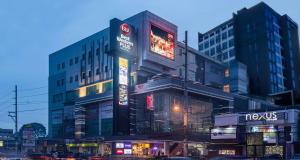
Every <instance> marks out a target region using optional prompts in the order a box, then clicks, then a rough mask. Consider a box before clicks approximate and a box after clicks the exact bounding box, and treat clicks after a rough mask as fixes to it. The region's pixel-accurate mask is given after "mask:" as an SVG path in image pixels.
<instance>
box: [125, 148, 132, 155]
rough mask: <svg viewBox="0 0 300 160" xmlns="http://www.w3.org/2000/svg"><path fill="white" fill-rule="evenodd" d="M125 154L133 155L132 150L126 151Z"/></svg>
mask: <svg viewBox="0 0 300 160" xmlns="http://www.w3.org/2000/svg"><path fill="white" fill-rule="evenodd" d="M124 154H132V149H124Z"/></svg>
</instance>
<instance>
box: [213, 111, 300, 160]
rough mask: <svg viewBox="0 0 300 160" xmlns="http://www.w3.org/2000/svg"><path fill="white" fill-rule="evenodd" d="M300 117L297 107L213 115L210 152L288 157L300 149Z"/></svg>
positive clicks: (216, 153)
mask: <svg viewBox="0 0 300 160" xmlns="http://www.w3.org/2000/svg"><path fill="white" fill-rule="evenodd" d="M299 120H300V110H298V109H285V110H273V111H266V112H256V111H252V112H249V113H232V114H223V115H216V116H215V123H214V127H213V128H212V129H211V142H212V143H211V145H210V146H209V147H208V148H209V155H210V156H247V157H253V158H254V157H259V158H264V157H267V156H277V158H283V159H291V158H293V156H294V155H297V154H299V153H300V150H299V147H300V146H299V145H300V143H299V142H300V139H299ZM273 158H274V157H273Z"/></svg>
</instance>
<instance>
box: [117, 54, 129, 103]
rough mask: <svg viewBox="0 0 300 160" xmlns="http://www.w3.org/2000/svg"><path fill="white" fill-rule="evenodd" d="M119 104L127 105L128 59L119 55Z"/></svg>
mask: <svg viewBox="0 0 300 160" xmlns="http://www.w3.org/2000/svg"><path fill="white" fill-rule="evenodd" d="M119 105H128V60H127V59H125V58H122V57H119Z"/></svg>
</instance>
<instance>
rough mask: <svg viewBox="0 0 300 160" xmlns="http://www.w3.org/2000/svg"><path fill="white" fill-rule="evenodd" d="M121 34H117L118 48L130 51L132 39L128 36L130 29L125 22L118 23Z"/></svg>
mask: <svg viewBox="0 0 300 160" xmlns="http://www.w3.org/2000/svg"><path fill="white" fill-rule="evenodd" d="M120 30H121V34H120V35H119V36H117V41H118V42H119V48H120V49H121V50H124V51H126V52H130V51H131V49H132V47H133V42H132V39H131V38H130V32H131V29H130V27H129V25H128V24H127V23H123V24H122V25H120Z"/></svg>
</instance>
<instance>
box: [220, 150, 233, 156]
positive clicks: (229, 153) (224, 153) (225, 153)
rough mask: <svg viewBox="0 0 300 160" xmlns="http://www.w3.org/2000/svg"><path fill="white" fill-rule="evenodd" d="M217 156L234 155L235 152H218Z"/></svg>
mask: <svg viewBox="0 0 300 160" xmlns="http://www.w3.org/2000/svg"><path fill="white" fill-rule="evenodd" d="M219 155H235V150H219Z"/></svg>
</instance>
